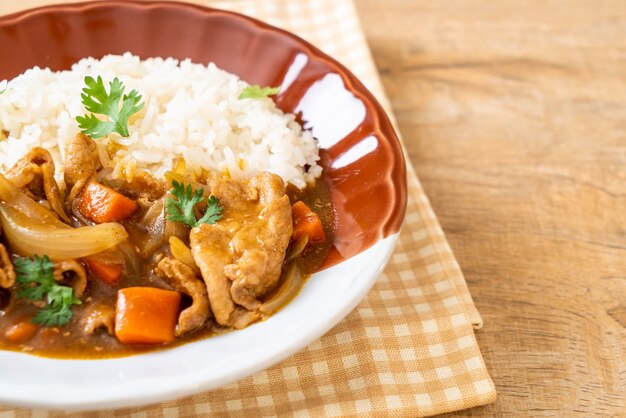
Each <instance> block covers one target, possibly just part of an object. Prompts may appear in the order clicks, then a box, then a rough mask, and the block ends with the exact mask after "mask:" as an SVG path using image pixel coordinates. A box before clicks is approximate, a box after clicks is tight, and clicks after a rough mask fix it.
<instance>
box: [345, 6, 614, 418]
mask: <svg viewBox="0 0 626 418" xmlns="http://www.w3.org/2000/svg"><path fill="white" fill-rule="evenodd" d="M356 3H357V7H358V10H359V14H360V17H361V20H362V24H363V27H364V29H365V32H366V35H367V39H368V42H369V44H370V47H371V48H372V52H373V56H374V59H375V61H376V64H377V66H378V68H379V70H380V73H381V75H382V78H383V82H384V84H385V87H386V89H387V93H388V94H389V96H390V99H391V102H392V105H393V109H394V112H395V114H396V117H397V119H398V122H399V127H400V131H401V133H402V135H403V136H404V139H405V142H406V145H407V148H408V150H409V153H410V157H411V161H412V163H413V164H414V166H415V168H416V170H417V173H418V176H419V178H420V179H421V181H422V183H423V185H424V188H425V190H426V193H427V194H428V196H429V197H430V200H431V202H432V204H433V207H434V210H435V213H436V214H437V215H438V217H439V219H440V221H441V224H442V227H443V229H444V231H445V232H446V234H447V237H448V239H449V240H450V244H451V246H452V249H453V250H454V251H455V253H456V256H457V258H458V260H459V263H460V265H461V268H462V269H463V271H464V273H465V277H466V278H467V281H468V284H469V288H470V291H471V293H472V295H473V297H474V300H475V302H476V305H477V307H478V310H479V311H480V312H481V314H482V316H483V318H484V321H485V326H484V329H482V330H480V331H478V332H477V338H478V342H479V344H480V347H481V349H482V352H483V355H484V357H485V360H486V363H487V367H488V369H489V371H490V373H491V375H492V377H493V379H494V382H495V384H496V387H497V389H498V395H499V397H498V400H497V402H496V403H495V404H494V405H489V406H486V407H481V408H475V409H473V410H467V411H462V412H459V413H456V414H450V415H449V416H585V417H590V416H626V403H625V398H626V329H625V326H626V3H625V2H624V1H620V0H615V1H608V0H607V1H599V0H572V1H567V2H565V1H549V0H548V1H546V0H541V1H511V0H499V1H498V2H484V1H472V0H464V1H459V0H455V1H440V2H438V1H407V0H388V1H384V2H383V1H378V0H357V1H356Z"/></svg>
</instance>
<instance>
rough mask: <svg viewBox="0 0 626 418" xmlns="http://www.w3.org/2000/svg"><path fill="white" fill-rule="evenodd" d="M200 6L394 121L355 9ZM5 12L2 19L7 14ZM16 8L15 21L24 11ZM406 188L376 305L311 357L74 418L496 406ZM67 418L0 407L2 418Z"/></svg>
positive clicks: (415, 194) (444, 255) (411, 178)
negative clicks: (289, 53)
mask: <svg viewBox="0 0 626 418" xmlns="http://www.w3.org/2000/svg"><path fill="white" fill-rule="evenodd" d="M11 3H13V2H11ZM25 3H26V4H24V3H22V4H23V7H30V6H34V5H43V4H47V3H51V2H50V1H49V0H48V1H47V0H25ZM196 3H199V4H204V5H208V6H214V7H218V8H223V9H230V10H234V11H237V12H241V13H244V14H247V15H250V16H253V17H256V18H259V19H261V20H264V21H266V22H268V23H270V24H272V25H275V26H278V27H281V28H284V29H287V30H289V31H292V32H294V33H296V34H298V35H300V36H301V37H303V38H304V39H306V40H308V41H309V42H311V43H313V44H315V45H316V46H318V47H319V48H320V49H322V50H323V51H324V52H326V53H328V54H329V55H331V56H333V57H335V58H337V59H338V60H339V61H341V62H342V63H343V64H345V65H346V66H347V67H348V68H349V69H350V70H351V71H352V72H354V73H355V74H356V75H357V77H359V78H360V79H361V80H362V81H363V83H364V84H365V85H366V86H367V87H368V88H369V89H370V90H371V91H372V93H374V95H375V96H376V97H377V98H378V100H379V101H380V102H381V103H382V104H383V106H385V107H386V109H387V111H388V114H389V115H390V116H391V118H392V119H393V115H392V114H391V112H390V106H389V101H388V99H387V97H386V96H385V93H384V91H383V88H382V85H381V82H380V79H379V77H378V73H377V71H376V68H375V66H374V62H373V60H372V57H371V55H370V53H369V49H368V47H367V43H366V41H365V37H364V35H363V32H362V30H361V27H360V25H359V21H358V17H357V14H356V10H355V7H354V5H353V3H352V0H305V1H293V0H264V1H262V2H261V1H251V0H245V1H219V2H214V1H201V0H199V1H196ZM3 7H6V6H4V5H0V12H4V13H6V12H8V11H9V10H3ZM11 7H12V9H11V10H10V11H15V9H16V6H15V4H13V5H12V6H11ZM407 161H408V160H407ZM408 182H409V201H408V208H407V215H406V220H405V223H404V226H403V229H402V232H401V234H400V240H399V243H398V247H397V249H396V251H395V253H394V255H393V257H392V259H391V261H390V263H389V266H388V267H387V269H386V270H385V272H384V273H383V275H382V276H381V277H380V278H379V280H378V281H377V283H376V285H375V286H374V288H373V289H372V291H371V292H370V293H369V294H368V296H367V298H366V299H365V300H364V301H363V302H361V304H360V305H359V306H358V307H357V308H356V309H355V310H354V311H353V312H352V313H351V314H350V315H348V317H347V318H345V319H344V320H343V321H342V322H341V323H339V325H337V326H336V327H335V328H334V329H333V330H331V331H330V332H329V333H328V334H326V335H324V336H323V337H322V338H320V339H319V340H317V341H315V342H314V343H313V344H311V345H310V346H309V347H307V348H306V349H305V350H303V351H302V352H300V353H297V354H296V355H294V356H293V357H291V358H289V359H287V360H285V361H283V362H282V363H280V364H278V365H276V366H274V367H272V368H270V369H268V370H265V371H262V372H260V373H257V374H255V375H253V376H250V377H248V378H245V379H242V380H240V381H239V382H236V383H234V384H231V385H228V386H225V387H223V388H221V389H218V390H214V391H211V392H206V393H201V394H198V395H195V396H190V397H186V398H182V399H179V400H176V401H172V402H166V403H163V404H157V405H151V406H146V407H142V408H129V409H122V410H116V411H99V412H98V413H97V414H96V413H93V412H92V413H72V414H69V415H70V416H74V417H93V416H98V417H126V416H131V417H134V418H143V417H171V418H176V417H190V416H255V417H256V416H259V417H261V416H294V417H319V416H328V417H334V416H351V415H364V416H368V415H369V416H390V415H393V416H425V415H434V414H439V413H444V412H450V411H455V410H460V409H465V408H471V407H474V406H478V405H484V404H488V403H491V402H493V401H494V400H495V397H496V391H495V388H494V385H493V382H492V381H491V379H490V377H489V374H488V372H487V369H486V368H485V364H484V361H483V358H482V356H481V353H480V349H479V348H478V344H477V343H476V339H475V337H474V331H473V328H472V326H473V327H474V328H480V327H481V326H482V319H481V317H480V315H479V313H478V311H477V310H476V308H475V306H474V303H473V301H472V298H471V296H470V293H469V291H468V289H467V285H466V283H465V279H464V278H463V274H462V273H461V270H460V269H459V266H458V264H457V262H456V260H455V258H454V255H453V254H452V251H451V250H450V247H449V246H448V243H447V241H446V239H445V237H444V235H443V232H442V230H441V228H440V226H439V223H438V221H437V218H436V217H435V215H434V213H433V211H432V209H431V207H430V204H429V202H428V199H427V198H426V195H425V194H424V192H423V190H422V187H421V185H420V183H419V180H418V179H417V177H416V175H415V172H414V170H413V167H411V166H410V164H409V167H408ZM294 303H297V300H296V302H294ZM64 415H66V413H64V412H60V411H45V410H28V409H14V408H7V407H1V406H0V418H8V417H14V416H15V417H38V418H40V417H47V416H52V417H54V416H64Z"/></svg>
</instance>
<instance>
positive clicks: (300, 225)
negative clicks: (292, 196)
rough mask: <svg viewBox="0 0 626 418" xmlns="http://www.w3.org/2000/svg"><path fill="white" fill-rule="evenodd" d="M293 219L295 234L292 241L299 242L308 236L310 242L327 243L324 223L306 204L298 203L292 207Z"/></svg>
mask: <svg viewBox="0 0 626 418" xmlns="http://www.w3.org/2000/svg"><path fill="white" fill-rule="evenodd" d="M291 215H292V217H293V234H292V235H291V239H292V240H294V241H297V240H298V239H300V238H301V237H303V236H305V235H308V237H309V242H322V241H326V234H325V233H324V228H323V227H322V221H321V220H320V217H319V216H317V213H315V212H313V211H312V210H311V209H310V208H309V207H308V206H307V205H305V204H304V202H301V201H298V202H296V203H294V204H293V206H292V207H291Z"/></svg>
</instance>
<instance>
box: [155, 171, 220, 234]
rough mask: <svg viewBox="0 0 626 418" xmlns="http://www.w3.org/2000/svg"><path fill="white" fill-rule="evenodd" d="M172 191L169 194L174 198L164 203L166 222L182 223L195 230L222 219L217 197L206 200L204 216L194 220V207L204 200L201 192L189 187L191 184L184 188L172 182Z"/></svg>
mask: <svg viewBox="0 0 626 418" xmlns="http://www.w3.org/2000/svg"><path fill="white" fill-rule="evenodd" d="M172 186H173V189H172V190H170V193H171V194H172V196H174V198H171V197H168V198H167V200H166V201H165V211H166V212H167V218H166V219H167V220H168V221H173V222H182V223H184V224H185V225H187V226H189V227H191V228H195V227H197V226H199V225H201V224H209V225H212V224H214V223H215V222H217V221H219V220H220V219H222V209H223V208H222V207H221V206H220V205H219V203H220V201H219V199H218V198H217V197H215V196H211V197H209V198H207V205H206V210H205V212H204V215H202V217H201V218H200V219H198V220H196V215H195V213H194V207H195V206H196V205H197V204H198V203H200V202H202V201H203V200H204V197H203V196H202V193H203V190H202V189H196V190H195V191H194V190H193V188H192V187H191V184H188V185H187V186H185V184H184V183H179V182H177V181H172Z"/></svg>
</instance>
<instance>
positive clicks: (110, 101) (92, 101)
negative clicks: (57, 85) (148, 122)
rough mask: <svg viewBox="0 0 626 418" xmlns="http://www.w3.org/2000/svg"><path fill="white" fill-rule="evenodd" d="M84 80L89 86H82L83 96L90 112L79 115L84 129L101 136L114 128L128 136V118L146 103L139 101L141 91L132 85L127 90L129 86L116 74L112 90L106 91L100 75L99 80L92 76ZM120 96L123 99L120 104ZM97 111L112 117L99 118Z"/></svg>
mask: <svg viewBox="0 0 626 418" xmlns="http://www.w3.org/2000/svg"><path fill="white" fill-rule="evenodd" d="M85 84H86V85H87V87H85V88H83V92H82V93H81V95H80V97H81V98H82V99H83V100H82V101H83V106H85V109H87V110H88V111H89V112H91V114H89V115H86V116H77V117H76V122H78V126H79V127H80V128H81V129H82V133H84V134H85V135H88V136H90V137H91V138H93V139H97V138H102V137H103V136H106V135H108V134H110V133H111V132H117V133H118V134H120V135H121V136H123V137H127V136H128V118H129V117H131V116H132V115H133V114H135V113H137V112H138V111H139V110H141V108H142V107H143V105H144V104H143V103H141V104H140V103H139V101H140V100H141V96H140V95H139V92H138V91H137V90H134V89H133V90H131V91H130V94H124V89H125V88H126V87H125V86H124V84H122V82H121V81H120V80H119V79H118V78H117V77H115V78H114V79H113V81H111V82H110V83H109V88H110V93H107V91H106V88H105V87H104V82H103V81H102V77H100V76H98V80H95V79H94V78H93V77H89V76H87V77H85ZM120 99H122V104H121V106H120ZM94 113H97V114H99V115H104V116H107V117H108V119H109V120H107V121H104V120H100V119H98V118H97V117H96V116H95V115H94Z"/></svg>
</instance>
